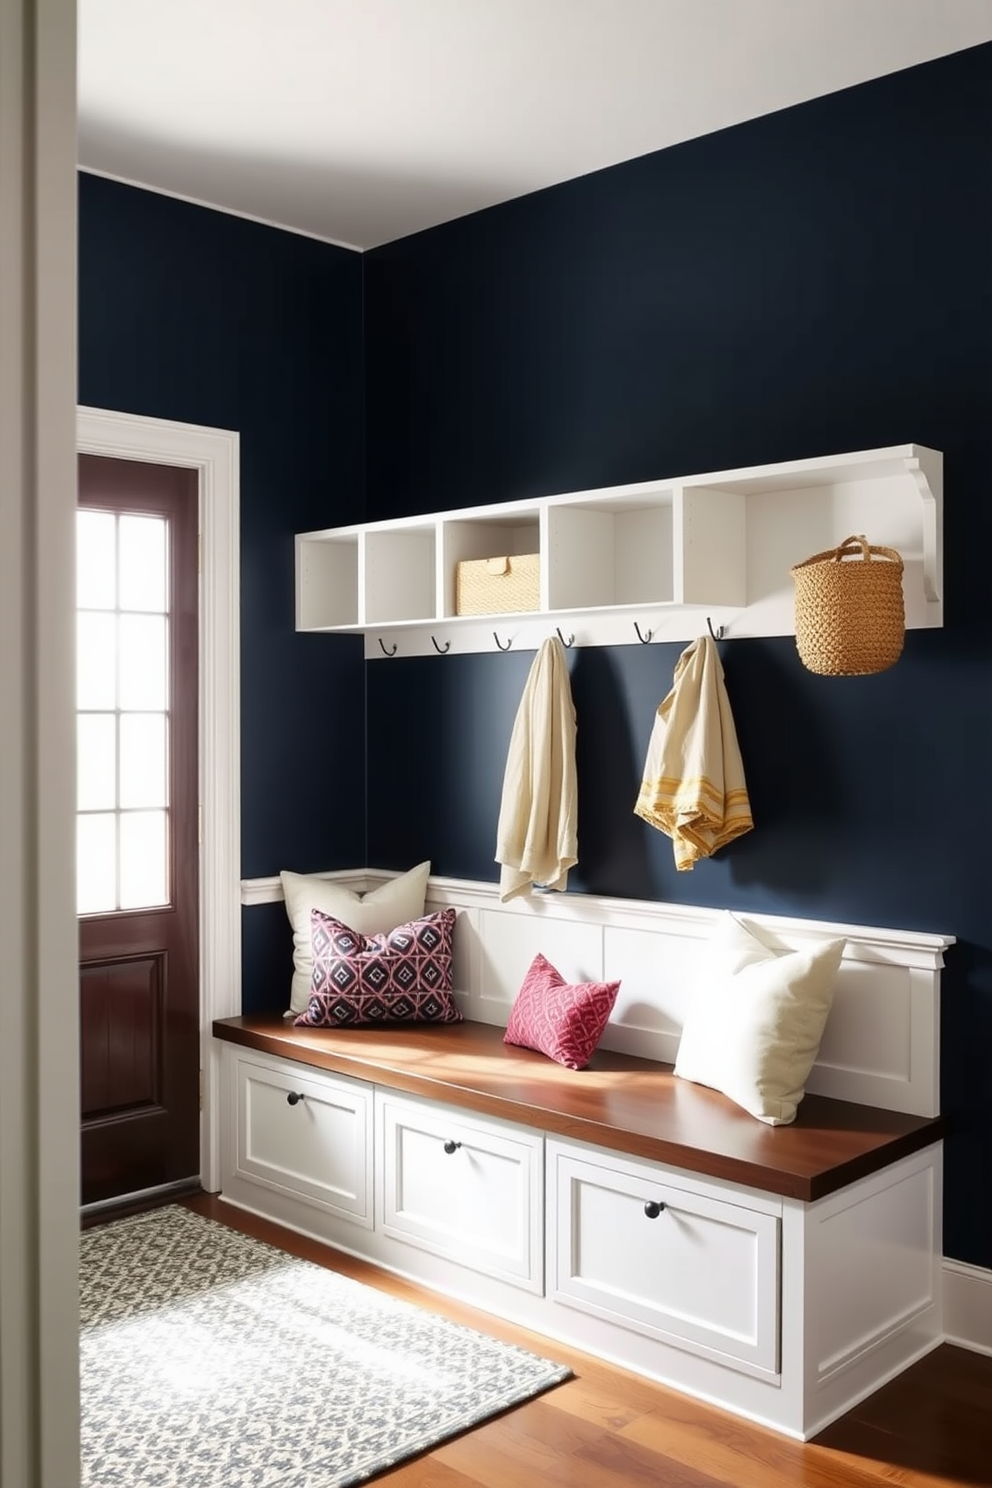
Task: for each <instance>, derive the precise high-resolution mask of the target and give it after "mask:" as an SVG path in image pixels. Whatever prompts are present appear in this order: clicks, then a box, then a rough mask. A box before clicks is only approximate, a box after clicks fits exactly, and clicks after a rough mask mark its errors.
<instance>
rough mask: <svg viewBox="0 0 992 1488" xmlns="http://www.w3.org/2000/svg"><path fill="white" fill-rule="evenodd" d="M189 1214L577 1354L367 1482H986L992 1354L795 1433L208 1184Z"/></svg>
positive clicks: (818, 1486) (928, 1362)
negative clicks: (408, 1277)
mask: <svg viewBox="0 0 992 1488" xmlns="http://www.w3.org/2000/svg"><path fill="white" fill-rule="evenodd" d="M182 1202H184V1203H185V1204H186V1205H187V1207H189V1208H191V1209H194V1210H196V1211H197V1213H200V1214H205V1215H208V1216H209V1217H210V1218H211V1219H216V1220H220V1221H221V1222H223V1223H225V1224H229V1225H231V1226H232V1227H233V1228H235V1229H238V1230H243V1231H245V1232H246V1233H248V1234H251V1235H255V1236H257V1237H258V1238H259V1239H262V1240H268V1241H269V1242H270V1243H272V1244H275V1245H279V1246H281V1247H282V1248H283V1249H285V1250H287V1251H289V1252H291V1253H292V1254H294V1255H300V1256H304V1257H306V1258H307V1259H308V1260H311V1261H316V1262H317V1263H318V1264H320V1265H327V1266H330V1267H332V1268H333V1269H334V1270H337V1271H340V1272H342V1273H344V1274H346V1275H348V1276H353V1277H355V1278H356V1279H357V1280H359V1281H364V1282H367V1283H369V1284H370V1285H373V1286H377V1287H381V1288H382V1289H383V1290H385V1291H388V1292H390V1293H392V1294H393V1295H394V1296H397V1297H403V1298H405V1299H407V1300H408V1301H412V1302H421V1303H423V1304H424V1305H425V1306H428V1307H430V1308H431V1310H432V1311H434V1312H437V1313H441V1314H444V1315H445V1316H446V1317H451V1318H454V1319H455V1320H457V1321H458V1322H462V1323H465V1324H467V1325H468V1326H470V1327H475V1328H478V1329H479V1330H480V1331H482V1332H485V1333H489V1334H491V1335H492V1336H493V1337H497V1338H502V1339H505V1340H507V1341H508V1342H511V1343H517V1344H519V1345H521V1346H522V1347H524V1348H531V1349H533V1350H534V1351H535V1352H537V1353H543V1354H545V1355H546V1356H548V1357H553V1358H555V1359H558V1360H560V1361H561V1362H562V1363H566V1364H568V1365H570V1366H571V1368H572V1369H573V1370H574V1372H575V1377H574V1378H573V1379H571V1380H569V1381H567V1382H566V1383H565V1384H563V1385H559V1386H558V1387H557V1388H556V1389H553V1390H550V1391H548V1392H547V1393H546V1394H545V1395H542V1396H540V1397H539V1398H538V1399H536V1400H533V1401H530V1402H528V1403H527V1404H524V1405H521V1406H518V1407H516V1408H515V1409H514V1410H511V1411H508V1412H507V1413H506V1414H505V1415H503V1416H500V1417H497V1418H496V1419H495V1420H493V1421H490V1422H487V1423H485V1424H484V1425H482V1426H478V1427H476V1428H475V1429H474V1430H473V1431H469V1432H466V1433H465V1434H464V1435H463V1436H460V1437H457V1438H456V1439H455V1440H453V1441H449V1442H447V1443H445V1444H443V1445H442V1446H440V1447H438V1448H437V1449H436V1450H435V1451H433V1452H428V1453H426V1454H425V1455H424V1456H422V1457H419V1458H417V1459H415V1460H414V1461H411V1462H408V1463H405V1464H404V1465H402V1466H400V1467H397V1468H394V1469H393V1470H392V1471H390V1472H387V1473H384V1474H382V1475H381V1476H380V1477H379V1478H377V1479H376V1480H375V1481H376V1482H377V1483H384V1484H385V1483H388V1484H389V1485H390V1488H545V1485H547V1488H872V1485H876V1488H878V1485H885V1488H985V1485H992V1357H988V1356H985V1355H982V1354H975V1353H971V1352H969V1351H968V1350H966V1349H961V1348H956V1347H954V1346H952V1345H950V1344H943V1345H941V1347H940V1348H938V1349H936V1350H934V1352H933V1353H931V1354H929V1355H928V1356H927V1357H926V1358H925V1359H923V1360H921V1361H920V1362H919V1363H918V1364H916V1365H914V1366H913V1368H911V1369H909V1370H907V1372H906V1373H905V1374H903V1375H902V1376H900V1378H899V1379H897V1380H894V1381H893V1382H892V1383H891V1384H889V1385H887V1386H885V1387H884V1388H883V1389H882V1390H880V1391H878V1392H877V1393H876V1394H875V1395H873V1396H872V1397H871V1398H870V1399H869V1400H867V1401H864V1402H863V1403H862V1404H861V1405H860V1406H858V1407H856V1409H854V1410H853V1411H851V1412H850V1413H849V1414H848V1415H846V1416H844V1417H843V1418H842V1419H841V1420H839V1421H836V1422H834V1424H833V1425H832V1426H829V1427H828V1428H827V1429H826V1431H824V1432H823V1433H822V1434H821V1435H820V1436H819V1437H817V1438H816V1440H815V1441H812V1442H805V1443H803V1442H795V1441H792V1440H790V1439H789V1438H787V1437H783V1436H780V1435H779V1434H778V1433H777V1432H773V1431H769V1430H766V1429H765V1428H764V1427H761V1426H754V1425H751V1424H749V1423H748V1422H746V1421H741V1420H739V1419H738V1418H737V1417H735V1416H730V1415H727V1414H726V1413H724V1412H723V1411H719V1410H716V1409H714V1408H713V1407H710V1406H706V1405H702V1404H700V1403H699V1402H697V1401H694V1400H690V1399H688V1398H687V1397H685V1396H682V1395H678V1394H676V1393H675V1392H673V1391H670V1390H667V1389H665V1388H664V1387H663V1386H661V1385H655V1384H651V1383H649V1382H648V1381H646V1380H643V1379H641V1378H640V1377H639V1376H637V1375H634V1374H629V1373H627V1372H626V1371H625V1370H622V1369H615V1368H613V1367H611V1366H610V1365H607V1364H603V1363H601V1362H600V1361H598V1360H596V1359H592V1358H590V1357H589V1356H588V1355H586V1354H582V1353H579V1352H578V1351H577V1350H575V1349H572V1348H569V1347H567V1346H566V1345H563V1344H560V1343H558V1342H557V1341H555V1342H549V1341H548V1340H547V1339H544V1338H540V1337H538V1336H537V1335H536V1334H533V1333H528V1332H526V1331H525V1330H524V1329H522V1328H517V1327H513V1326H511V1325H510V1324H508V1323H504V1322H502V1321H501V1320H500V1319H499V1318H494V1317H490V1316H489V1315H488V1314H486V1313H482V1312H479V1311H477V1310H475V1309H474V1308H471V1307H466V1306H464V1305H462V1304H460V1303H457V1302H449V1301H447V1300H446V1299H445V1298H443V1297H441V1296H439V1295H438V1294H437V1293H434V1292H430V1291H428V1290H427V1289H426V1288H423V1287H419V1286H416V1285H415V1284H413V1283H412V1282H406V1281H403V1280H401V1279H400V1278H398V1277H394V1276H390V1275H389V1274H388V1273H386V1272H383V1271H380V1270H379V1269H378V1268H376V1267H374V1266H371V1265H369V1264H368V1263H367V1262H364V1261H359V1260H356V1259H355V1258H354V1257H352V1256H347V1255H344V1254H342V1253H341V1252H339V1251H334V1250H331V1249H330V1248H329V1247H327V1246H323V1245H320V1244H318V1243H317V1242H315V1241H310V1240H307V1239H304V1238H303V1237H302V1236H300V1235H296V1234H294V1233H292V1232H291V1231H289V1230H284V1229H282V1228H281V1227H280V1226H279V1225H275V1224H271V1223H270V1222H268V1221H267V1220H262V1219H256V1218H254V1217H253V1216H252V1215H248V1214H244V1213H242V1212H241V1211H240V1210H238V1209H235V1208H233V1206H231V1205H229V1204H225V1203H223V1202H222V1201H221V1200H219V1199H217V1198H215V1197H213V1196H212V1195H209V1194H199V1195H196V1196H195V1197H192V1198H189V1199H186V1200H183V1201H182Z"/></svg>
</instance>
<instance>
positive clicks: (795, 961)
mask: <svg viewBox="0 0 992 1488" xmlns="http://www.w3.org/2000/svg"><path fill="white" fill-rule="evenodd" d="M844 944H845V942H844V941H843V940H827V941H822V942H821V943H820V944H818V945H814V946H810V947H808V948H807V949H803V950H800V951H786V952H782V951H781V950H776V949H775V948H774V947H773V946H772V945H770V944H767V943H766V942H765V941H764V940H762V939H761V938H760V937H759V935H758V934H757V933H756V932H755V931H753V930H749V929H747V928H746V927H745V926H744V925H743V924H742V923H741V921H740V920H738V919H736V918H735V917H734V916H733V915H732V914H730V913H726V914H724V915H723V916H721V919H720V921H719V923H718V925H717V928H716V932H715V934H714V936H713V938H712V940H711V942H710V944H709V947H708V964H707V967H706V970H705V972H704V974H703V979H702V981H701V984H700V988H699V990H698V991H697V992H696V993H695V994H694V995H693V999H692V1003H691V1006H690V1008H689V1012H688V1014H687V1016H686V1020H685V1024H684V1026H683V1029H682V1037H681V1040H680V1041H679V1049H678V1054H677V1056H676V1060H675V1073H676V1074H677V1075H680V1076H681V1077H682V1078H683V1079H684V1080H692V1081H694V1082H695V1083H696V1084H698V1085H709V1086H711V1087H712V1088H713V1089H714V1090H720V1091H722V1092H723V1094H724V1095H726V1096H728V1097H729V1098H730V1100H732V1101H735V1102H736V1103H737V1105H739V1106H743V1108H744V1110H745V1111H749V1112H750V1113H751V1115H752V1116H756V1117H757V1118H758V1120H759V1121H766V1122H768V1124H769V1125H770V1126H785V1125H787V1124H788V1123H789V1122H790V1121H795V1119H796V1109H797V1107H798V1105H799V1102H800V1101H801V1100H802V1098H803V1095H804V1093H805V1085H806V1080H807V1079H808V1077H809V1072H810V1070H811V1069H812V1068H813V1063H814V1061H815V1059H816V1056H817V1053H818V1052H819V1048H820V1040H821V1038H822V1037H823V1029H824V1027H825V1025H826V1021H827V1014H828V1013H829V1012H830V1006H831V1003H832V1002H833V995H834V983H835V981H836V977H837V969H838V967H839V966H840V958H841V955H842V953H843V950H844Z"/></svg>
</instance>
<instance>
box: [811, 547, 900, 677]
mask: <svg viewBox="0 0 992 1488" xmlns="http://www.w3.org/2000/svg"><path fill="white" fill-rule="evenodd" d="M902 569H903V563H902V559H901V558H900V556H899V554H898V553H897V552H896V551H895V549H894V548H873V547H871V546H869V543H868V540H867V538H866V537H865V536H864V534H863V533H862V534H859V535H855V536H854V537H848V538H845V539H844V541H843V542H842V543H841V545H840V547H839V548H831V549H829V550H828V551H827V552H825V553H814V554H813V556H812V558H806V559H804V560H803V562H802V563H797V564H796V566H795V567H794V568H793V569H792V570H791V572H792V577H793V579H794V580H795V585H796V646H797V648H798V651H799V659H800V661H801V662H802V663H803V665H804V666H805V667H807V668H808V669H809V670H810V671H811V672H818V673H819V674H820V675H821V676H824V677H862V676H865V675H867V674H868V673H870V672H884V671H885V669H886V667H890V666H892V665H893V663H894V662H896V661H898V660H899V657H900V655H901V654H902V646H903V640H904V638H905V634H906V612H905V606H904V604H903V594H902Z"/></svg>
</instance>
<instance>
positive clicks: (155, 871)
mask: <svg viewBox="0 0 992 1488" xmlns="http://www.w3.org/2000/svg"><path fill="white" fill-rule="evenodd" d="M119 820H120V834H121V835H120V844H121V881H120V907H121V909H142V908H144V907H145V906H147V905H151V904H167V903H168V900H169V886H168V882H167V878H168V875H167V873H166V862H167V859H166V847H167V843H166V813H165V812H164V811H125V812H122V813H121V816H120V818H119Z"/></svg>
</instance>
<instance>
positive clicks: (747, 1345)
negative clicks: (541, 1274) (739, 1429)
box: [548, 1143, 779, 1378]
mask: <svg viewBox="0 0 992 1488" xmlns="http://www.w3.org/2000/svg"><path fill="white" fill-rule="evenodd" d="M548 1169H549V1183H550V1184H551V1185H553V1188H554V1197H553V1203H554V1206H555V1230H556V1238H555V1244H554V1248H553V1249H554V1253H553V1254H552V1256H551V1257H550V1261H549V1265H550V1267H551V1270H552V1275H551V1279H550V1290H551V1294H552V1295H553V1297H554V1299H555V1301H557V1302H561V1303H563V1304H564V1305H566V1306H568V1307H575V1308H578V1309H579V1310H580V1311H585V1312H589V1313H592V1314H594V1315H595V1316H598V1317H603V1318H606V1319H607V1320H608V1321H611V1322H616V1323H619V1324H621V1325H622V1326H623V1327H625V1328H633V1329H635V1330H636V1331H637V1332H640V1333H644V1334H647V1335H648V1336H649V1337H653V1338H658V1339H662V1340H664V1341H665V1342H667V1343H674V1344H677V1345H678V1346H680V1347H682V1348H685V1349H688V1350H690V1351H691V1352H693V1353H698V1354H702V1355H704V1356H706V1357H708V1358H716V1359H719V1360H722V1361H724V1362H727V1361H733V1363H734V1367H736V1368H741V1367H743V1368H744V1369H746V1370H747V1372H749V1373H753V1374H758V1375H760V1376H761V1377H767V1378H774V1377H776V1376H777V1373H778V1369H779V1309H778V1295H779V1219H778V1217H777V1215H776V1214H774V1213H772V1212H762V1211H761V1210H760V1209H754V1210H752V1209H750V1208H748V1207H745V1206H744V1205H742V1204H739V1203H735V1202H732V1201H728V1200H727V1199H726V1198H725V1197H724V1196H723V1194H722V1193H717V1192H714V1193H713V1194H712V1195H708V1194H706V1193H704V1192H701V1191H700V1185H699V1184H693V1185H692V1186H691V1187H685V1188H683V1187H681V1186H679V1185H678V1184H677V1183H676V1182H673V1181H672V1179H671V1177H670V1176H668V1175H666V1174H665V1172H664V1170H662V1169H652V1168H651V1166H650V1165H649V1164H645V1165H640V1164H634V1163H631V1162H629V1161H624V1160H620V1161H618V1162H617V1163H612V1162H610V1160H609V1159H603V1160H602V1161H600V1160H598V1159H597V1160H589V1159H586V1158H583V1157H577V1156H575V1155H573V1154H571V1153H569V1152H568V1151H567V1150H563V1149H561V1148H560V1147H558V1146H557V1145H556V1144H551V1143H549V1153H548ZM646 1206H651V1208H650V1215H651V1216H653V1217H650V1216H649V1213H648V1211H647V1209H646ZM655 1210H657V1212H655Z"/></svg>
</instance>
